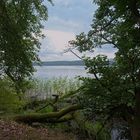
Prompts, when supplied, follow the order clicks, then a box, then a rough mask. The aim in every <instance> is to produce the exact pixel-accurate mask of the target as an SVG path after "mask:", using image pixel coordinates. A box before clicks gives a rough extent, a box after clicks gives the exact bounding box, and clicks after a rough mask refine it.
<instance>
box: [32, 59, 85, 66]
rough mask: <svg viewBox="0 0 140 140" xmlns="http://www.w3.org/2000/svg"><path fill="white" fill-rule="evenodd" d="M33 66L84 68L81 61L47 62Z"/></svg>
mask: <svg viewBox="0 0 140 140" xmlns="http://www.w3.org/2000/svg"><path fill="white" fill-rule="evenodd" d="M33 65H34V66H38V65H42V66H84V62H83V61H81V60H77V61H47V62H41V63H40V64H37V63H34V64H33Z"/></svg>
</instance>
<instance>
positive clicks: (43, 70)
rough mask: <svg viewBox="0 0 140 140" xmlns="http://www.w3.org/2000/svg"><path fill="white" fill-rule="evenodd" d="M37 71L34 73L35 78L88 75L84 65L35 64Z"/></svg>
mask: <svg viewBox="0 0 140 140" xmlns="http://www.w3.org/2000/svg"><path fill="white" fill-rule="evenodd" d="M35 68H36V70H37V72H35V73H34V77H35V78H39V79H51V78H53V77H56V78H58V77H68V78H74V77H77V76H84V77H87V76H90V74H87V72H86V70H85V68H84V66H35Z"/></svg>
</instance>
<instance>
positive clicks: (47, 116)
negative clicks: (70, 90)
mask: <svg viewBox="0 0 140 140" xmlns="http://www.w3.org/2000/svg"><path fill="white" fill-rule="evenodd" d="M80 109H82V107H81V106H80V105H71V106H68V107H66V108H63V109H62V110H60V111H58V112H50V113H43V114H41V113H31V114H24V115H17V116H15V117H14V120H15V121H17V122H23V123H28V124H31V123H34V122H39V123H53V122H54V123H57V122H64V121H68V120H70V119H72V116H71V115H70V114H69V113H72V112H75V111H77V110H80Z"/></svg>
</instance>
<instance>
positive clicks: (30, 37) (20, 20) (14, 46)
mask: <svg viewBox="0 0 140 140" xmlns="http://www.w3.org/2000/svg"><path fill="white" fill-rule="evenodd" d="M48 1H50V2H51V0H48ZM47 17H48V15H47V8H46V6H45V5H44V4H43V1H41V0H26V1H25V0H1V4H0V72H1V74H0V75H3V74H6V75H7V76H8V77H10V78H11V80H12V81H13V82H14V83H15V87H16V89H17V92H18V93H20V89H21V87H22V85H23V84H24V79H27V78H28V77H29V76H31V75H32V73H33V72H34V68H33V65H32V63H33V62H34V61H39V58H38V54H37V52H38V50H39V47H40V42H39V39H40V38H41V37H43V35H42V33H41V29H42V28H43V26H42V23H41V21H42V20H47Z"/></svg>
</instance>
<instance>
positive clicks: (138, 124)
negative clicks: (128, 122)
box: [132, 89, 140, 140]
mask: <svg viewBox="0 0 140 140" xmlns="http://www.w3.org/2000/svg"><path fill="white" fill-rule="evenodd" d="M135 98H136V104H135V115H134V120H133V128H132V138H133V140H140V89H138V90H137V91H136V95H135Z"/></svg>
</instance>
